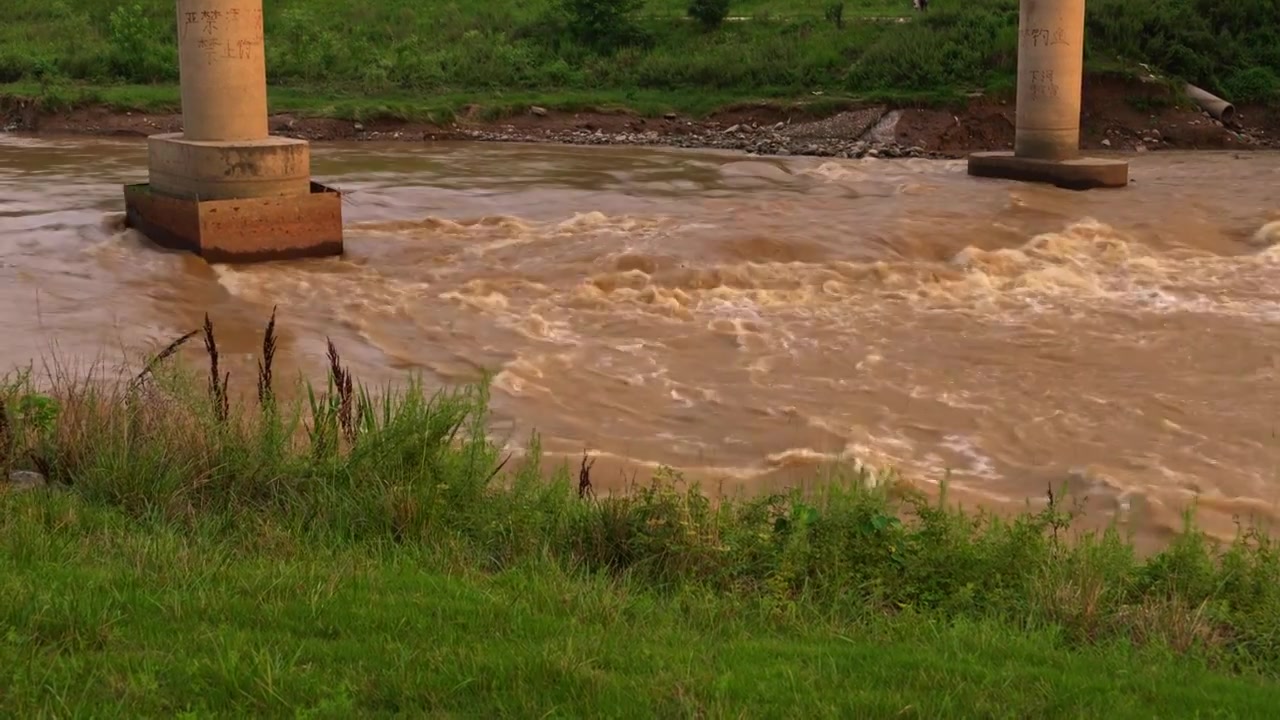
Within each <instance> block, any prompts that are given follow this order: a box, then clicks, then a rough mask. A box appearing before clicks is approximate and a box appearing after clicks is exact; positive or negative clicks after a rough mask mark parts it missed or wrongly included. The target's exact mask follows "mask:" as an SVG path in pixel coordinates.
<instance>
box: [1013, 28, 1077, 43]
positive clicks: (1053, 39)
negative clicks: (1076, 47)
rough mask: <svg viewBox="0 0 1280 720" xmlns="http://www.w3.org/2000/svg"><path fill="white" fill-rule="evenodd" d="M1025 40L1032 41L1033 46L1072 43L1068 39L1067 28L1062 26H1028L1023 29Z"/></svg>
mask: <svg viewBox="0 0 1280 720" xmlns="http://www.w3.org/2000/svg"><path fill="white" fill-rule="evenodd" d="M1022 39H1023V41H1024V42H1026V41H1030V43H1031V47H1049V46H1050V45H1070V44H1071V43H1070V42H1068V41H1067V30H1066V28H1063V27H1061V26H1059V27H1056V28H1054V29H1053V30H1052V31H1051V30H1049V28H1026V29H1025V30H1023V31H1022Z"/></svg>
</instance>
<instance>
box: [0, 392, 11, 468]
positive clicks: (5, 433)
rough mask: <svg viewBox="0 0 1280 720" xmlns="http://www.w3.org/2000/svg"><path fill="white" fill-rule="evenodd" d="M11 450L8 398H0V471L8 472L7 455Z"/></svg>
mask: <svg viewBox="0 0 1280 720" xmlns="http://www.w3.org/2000/svg"><path fill="white" fill-rule="evenodd" d="M12 448H13V428H11V427H10V426H9V398H8V396H7V394H6V395H5V396H2V397H0V470H3V471H6V472H7V471H8V470H9V454H10V452H11V450H12Z"/></svg>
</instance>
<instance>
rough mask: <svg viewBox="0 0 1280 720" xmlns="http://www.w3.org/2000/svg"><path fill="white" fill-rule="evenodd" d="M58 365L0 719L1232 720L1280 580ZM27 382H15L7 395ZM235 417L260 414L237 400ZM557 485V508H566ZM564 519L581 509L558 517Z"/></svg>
mask: <svg viewBox="0 0 1280 720" xmlns="http://www.w3.org/2000/svg"><path fill="white" fill-rule="evenodd" d="M204 332H205V355H206V361H205V362H206V363H207V364H208V366H209V367H208V372H207V374H206V375H205V377H203V378H202V377H200V375H199V373H200V372H201V371H200V370H198V369H197V366H196V365H194V364H193V363H194V362H195V361H196V359H197V358H196V357H194V356H193V354H183V353H184V352H187V351H184V350H183V349H182V346H183V343H184V342H186V341H188V340H191V339H193V338H194V337H195V336H196V335H198V333H197V332H193V333H191V335H189V336H186V337H184V338H183V339H182V340H180V341H177V342H175V343H174V344H173V345H172V346H170V347H169V348H166V349H165V350H164V351H162V352H161V353H159V354H158V355H157V356H156V357H155V358H153V359H152V360H150V361H148V362H147V363H146V365H145V369H144V370H143V371H142V372H141V373H140V374H138V375H137V376H136V377H131V374H127V375H125V376H123V377H122V378H120V380H118V381H117V380H116V379H115V378H114V377H113V376H108V375H104V374H101V373H99V374H97V375H93V374H90V375H88V376H86V375H74V374H68V373H66V372H63V371H62V370H60V369H59V366H57V365H54V366H52V369H51V370H50V371H49V372H47V373H44V374H42V375H31V374H22V375H19V376H15V377H14V378H13V379H12V381H11V382H9V383H7V384H6V385H4V387H3V388H2V389H0V406H2V407H3V410H4V412H3V414H0V420H3V423H0V466H2V467H0V469H3V470H6V471H7V470H10V469H27V470H30V469H35V470H38V471H39V472H41V473H43V474H44V475H45V476H47V477H48V478H50V479H51V480H52V481H53V483H54V484H55V485H56V488H51V489H49V490H44V491H35V492H27V493H23V494H21V495H14V494H7V493H4V492H0V563H2V564H3V567H4V568H5V573H4V574H3V575H0V591H2V593H3V598H4V602H3V603H0V677H3V678H4V680H3V681H0V708H3V709H4V712H5V714H6V715H14V716H19V717H28V716H39V715H41V714H55V713H56V714H76V715H78V714H94V713H97V714H106V715H113V716H114V715H127V716H130V717H135V716H174V715H175V714H178V713H180V712H193V713H196V714H197V715H198V716H203V715H206V714H218V715H232V716H234V715H239V716H244V715H245V714H249V715H254V716H278V715H285V714H305V713H303V712H302V711H304V710H309V711H312V712H313V714H312V715H311V716H322V717H330V716H332V717H350V716H352V715H357V716H366V715H372V716H378V715H390V714H393V713H396V712H402V713H408V714H414V713H419V714H420V713H431V714H446V715H466V716H475V715H480V716H510V715H514V716H521V717H523V716H537V717H542V716H555V717H583V716H595V715H606V716H634V715H643V716H648V715H656V716H663V717H666V716H686V715H696V716H708V717H730V716H734V717H736V716H740V715H741V714H742V713H744V712H746V713H749V714H752V715H760V716H765V717H773V716H777V717H796V716H802V717H810V716H815V717H850V716H871V717H883V716H890V715H892V716H897V715H899V714H901V715H903V716H907V717H911V716H918V717H938V716H947V717H950V716H980V717H1098V716H1101V715H1105V716H1107V717H1129V716H1132V717H1150V716H1152V715H1153V714H1154V715H1156V716H1166V717H1167V716H1178V717H1199V716H1205V717H1208V716H1213V717H1262V716H1266V715H1265V714H1266V713H1267V712H1269V711H1270V709H1271V708H1273V707H1274V703H1275V702H1276V701H1277V700H1278V699H1280V684H1278V681H1280V548H1278V547H1277V545H1276V543H1275V541H1274V540H1273V539H1271V538H1270V536H1268V535H1266V534H1265V533H1262V532H1258V531H1253V530H1247V531H1243V532H1242V533H1241V534H1240V537H1239V538H1238V539H1237V540H1236V541H1235V542H1234V543H1231V544H1229V545H1227V546H1225V547H1217V546H1215V545H1214V544H1213V543H1211V542H1210V541H1209V540H1208V539H1207V538H1206V537H1205V536H1204V535H1203V534H1202V533H1200V532H1198V531H1197V530H1196V529H1195V527H1194V525H1193V524H1190V523H1189V525H1188V528H1187V530H1186V532H1184V533H1183V534H1182V535H1180V536H1179V537H1178V538H1177V539H1176V540H1175V541H1174V542H1173V543H1172V544H1171V545H1170V546H1169V547H1168V548H1167V549H1165V550H1163V551H1161V552H1159V553H1157V554H1155V555H1153V556H1150V557H1138V556H1137V555H1136V553H1135V552H1134V550H1133V547H1132V546H1131V545H1130V544H1129V543H1128V542H1127V541H1126V539H1125V538H1124V537H1123V536H1121V535H1120V534H1119V533H1117V532H1115V531H1114V530H1113V531H1109V532H1106V533H1103V534H1081V533H1075V532H1073V531H1072V530H1071V527H1070V525H1071V517H1070V513H1068V512H1067V511H1066V508H1067V505H1066V503H1065V502H1064V500H1063V499H1062V498H1053V502H1052V503H1051V504H1050V506H1049V507H1048V508H1047V509H1045V510H1043V511H1040V512H1036V513H1030V512H1029V513H1027V514H1025V515H1023V516H1021V517H1017V518H1004V519H1000V518H995V517H991V516H986V515H983V514H966V513H961V512H959V511H957V510H955V509H954V508H951V507H950V506H949V505H948V504H947V503H946V502H945V501H943V502H930V501H928V500H926V499H925V498H923V497H922V496H920V495H919V494H917V493H915V492H913V491H911V490H910V488H909V487H908V486H906V485H904V484H903V483H901V482H900V481H899V480H898V479H897V478H896V477H895V476H893V475H892V474H890V473H884V474H874V475H873V474H870V473H867V472H853V471H847V472H843V473H839V472H837V473H835V475H834V477H832V478H831V479H830V481H829V482H827V483H826V484H824V485H823V486H822V487H821V488H819V489H818V490H815V491H812V492H809V493H800V492H789V493H782V494H775V495H768V496H762V497H752V498H738V499H729V500H726V501H725V502H722V503H720V504H717V505H712V504H711V503H710V502H709V501H708V499H707V497H706V496H704V495H703V494H702V493H701V492H699V491H698V489H697V488H696V487H691V486H689V485H688V484H687V483H685V482H684V481H683V480H682V479H681V477H680V475H679V473H678V472H676V471H673V470H671V469H667V468H663V469H661V470H660V471H658V472H657V473H655V475H654V477H653V478H652V479H651V481H650V482H641V483H639V484H638V485H637V486H636V487H635V488H633V490H632V492H629V493H626V494H623V495H619V496H612V497H595V496H594V494H593V493H592V492H590V463H589V462H588V461H587V460H585V459H584V461H583V465H582V466H581V467H580V468H577V470H578V471H579V475H578V478H579V479H578V480H573V479H572V478H571V473H570V472H569V468H547V467H543V466H542V464H541V453H540V452H539V447H538V442H537V438H536V436H535V437H534V438H531V441H530V443H529V447H528V450H527V452H526V453H524V454H523V455H522V456H520V457H512V456H510V455H506V456H505V457H504V452H503V449H502V448H500V447H497V446H495V445H494V444H493V443H492V442H491V441H490V440H489V439H488V437H487V434H486V432H485V430H486V428H487V427H488V421H487V415H486V406H487V388H486V386H485V385H484V384H483V383H481V384H479V385H476V386H473V387H464V388H459V389H455V390H441V391H438V392H435V393H432V394H430V395H425V394H424V393H423V390H424V388H423V387H422V386H421V385H420V384H417V383H413V382H410V383H408V384H406V385H405V386H402V387H398V388H384V389H383V390H381V391H374V390H370V389H367V388H364V387H362V386H361V385H360V384H359V383H358V382H357V381H356V380H355V379H354V378H352V377H351V376H350V374H349V372H348V371H347V370H346V369H345V368H344V367H343V364H342V360H341V357H340V355H339V352H338V350H337V348H335V347H333V346H332V345H331V346H330V358H331V368H330V371H329V379H328V382H327V385H326V386H312V385H308V384H305V383H301V381H299V384H291V383H286V382H282V380H281V378H276V377H273V372H272V370H271V367H272V365H273V359H274V356H275V340H274V338H275V334H274V333H275V321H274V318H273V319H272V322H271V324H270V325H269V326H268V329H267V330H266V331H265V333H264V339H263V352H262V354H261V363H262V368H261V369H260V370H259V376H258V378H257V379H256V383H255V379H254V378H252V377H239V376H230V387H232V388H239V389H240V390H241V391H242V392H243V393H244V394H243V395H240V396H238V395H234V394H233V393H229V392H228V390H227V387H228V384H227V383H228V377H229V376H228V375H227V374H226V372H225V368H224V367H223V366H221V365H220V364H219V361H220V357H219V353H218V350H217V343H216V335H215V333H214V328H213V325H212V324H211V323H208V322H206V326H205V331H204ZM37 380H38V381H39V382H37ZM255 384H256V385H257V388H258V391H257V393H254V391H253V388H254V386H255ZM583 480H585V482H583ZM583 488H585V490H584V489H583Z"/></svg>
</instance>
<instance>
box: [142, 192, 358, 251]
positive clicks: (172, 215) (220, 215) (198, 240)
mask: <svg viewBox="0 0 1280 720" xmlns="http://www.w3.org/2000/svg"><path fill="white" fill-rule="evenodd" d="M124 202H125V222H126V224H127V225H128V226H129V227H132V228H134V229H136V230H138V231H140V232H141V233H142V234H144V235H146V236H147V237H148V238H149V239H150V240H151V241H152V242H154V243H156V244H157V245H160V246H161V247H165V248H169V249H171V250H183V251H187V252H192V253H195V254H197V255H199V256H201V257H202V258H204V259H205V260H206V261H207V262H210V263H250V262H265V261H271V260H293V259H298V258H312V257H329V256H334V255H341V254H342V251H343V247H342V194H341V193H339V192H338V191H337V190H334V189H332V188H330V187H327V186H325V185H321V184H320V183H317V182H314V181H312V182H311V191H310V192H309V193H307V194H305V195H278V196H273V197H257V198H235V199H225V200H191V199H186V198H180V197H174V196H171V195H166V194H164V193H160V192H157V191H156V190H155V189H154V188H152V186H151V184H150V183H140V184H137V185H126V186H125V188H124Z"/></svg>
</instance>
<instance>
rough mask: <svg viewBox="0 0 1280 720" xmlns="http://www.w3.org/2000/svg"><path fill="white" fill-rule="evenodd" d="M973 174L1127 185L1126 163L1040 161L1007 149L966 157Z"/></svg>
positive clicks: (1081, 185) (1069, 185)
mask: <svg viewBox="0 0 1280 720" xmlns="http://www.w3.org/2000/svg"><path fill="white" fill-rule="evenodd" d="M969 174H970V175H973V176H975V177H987V178H999V179H1002V180H1018V181H1021V182H1038V183H1048V184H1050V185H1056V186H1057V187H1060V188H1066V189H1068V190H1093V189H1095V188H1121V187H1125V186H1126V185H1128V184H1129V163H1127V162H1125V161H1124V160H1112V159H1104V158H1075V159H1071V160H1041V159H1037V158H1030V157H1018V156H1017V155H1015V154H1013V153H1011V152H980V153H973V154H971V155H970V156H969Z"/></svg>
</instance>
